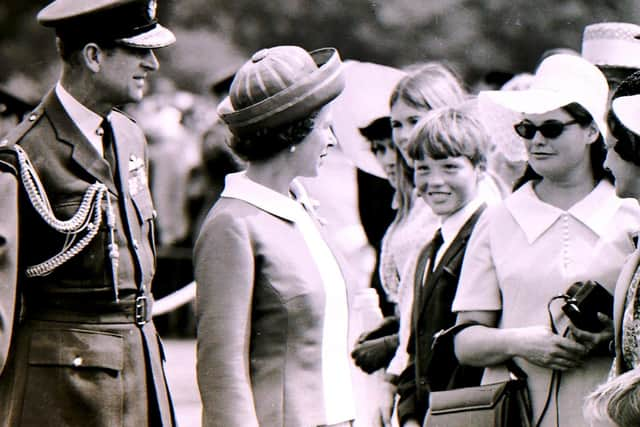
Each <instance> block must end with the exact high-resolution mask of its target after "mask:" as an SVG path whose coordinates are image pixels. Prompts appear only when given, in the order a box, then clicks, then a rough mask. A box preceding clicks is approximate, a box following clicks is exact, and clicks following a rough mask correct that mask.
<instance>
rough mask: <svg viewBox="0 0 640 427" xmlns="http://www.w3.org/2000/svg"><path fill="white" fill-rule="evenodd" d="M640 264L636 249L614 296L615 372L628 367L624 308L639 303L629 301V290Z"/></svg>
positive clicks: (617, 283)
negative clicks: (623, 327) (625, 361)
mask: <svg viewBox="0 0 640 427" xmlns="http://www.w3.org/2000/svg"><path fill="white" fill-rule="evenodd" d="M639 264H640V250H635V251H634V252H633V253H632V254H631V255H629V258H627V261H626V262H625V264H624V266H623V267H622V271H620V276H619V277H618V281H617V282H616V290H615V295H614V298H613V326H614V343H615V351H616V358H615V365H614V369H615V374H616V375H620V374H623V373H624V372H625V371H626V370H627V369H626V368H625V364H624V360H623V356H622V321H623V317H624V310H625V307H626V305H627V304H638V303H637V302H633V301H627V290H628V289H629V285H630V284H631V278H632V277H633V274H634V273H635V271H636V268H637V267H638V265H639Z"/></svg>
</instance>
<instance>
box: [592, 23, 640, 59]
mask: <svg viewBox="0 0 640 427" xmlns="http://www.w3.org/2000/svg"><path fill="white" fill-rule="evenodd" d="M638 37H640V26H638V25H635V24H628V23H625V22H600V23H597V24H591V25H587V26H586V27H585V28H584V33H583V35H582V57H583V58H584V59H586V60H587V61H589V62H591V63H592V64H595V65H600V66H608V67H626V68H640V39H639V38H638Z"/></svg>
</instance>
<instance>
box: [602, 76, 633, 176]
mask: <svg viewBox="0 0 640 427" xmlns="http://www.w3.org/2000/svg"><path fill="white" fill-rule="evenodd" d="M633 95H640V71H639V72H635V73H633V74H632V75H631V76H629V77H628V78H627V79H625V80H624V81H623V82H622V83H621V84H620V86H618V89H617V90H616V91H615V93H614V94H613V98H612V99H616V98H620V97H622V96H633ZM607 126H608V127H609V133H611V135H612V136H613V137H614V138H615V139H617V140H618V142H617V143H616V145H614V147H613V150H614V151H615V152H616V153H618V154H619V155H620V157H621V158H622V159H623V160H626V161H627V162H630V163H633V164H635V165H638V166H640V135H638V134H636V133H635V132H633V131H631V130H629V129H628V128H627V127H626V126H625V125H624V124H623V123H622V122H620V120H619V119H618V117H617V116H616V114H615V113H614V112H613V109H609V113H608V114H607Z"/></svg>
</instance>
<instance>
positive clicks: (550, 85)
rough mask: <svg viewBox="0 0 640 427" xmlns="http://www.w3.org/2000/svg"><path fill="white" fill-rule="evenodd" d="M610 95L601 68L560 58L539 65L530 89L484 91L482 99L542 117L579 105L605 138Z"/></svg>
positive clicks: (579, 60)
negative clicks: (587, 113) (541, 115)
mask: <svg viewBox="0 0 640 427" xmlns="http://www.w3.org/2000/svg"><path fill="white" fill-rule="evenodd" d="M608 92H609V86H608V84H607V80H606V78H605V77H604V75H603V74H602V72H601V71H600V70H599V69H598V67H596V66H595V65H593V64H592V63H590V62H589V61H587V60H586V59H584V58H581V57H578V56H574V55H566V54H560V55H552V56H550V57H548V58H546V59H545V60H544V61H542V62H541V63H540V66H539V67H538V69H537V70H536V72H535V74H534V76H533V79H532V81H531V85H530V86H529V88H528V89H525V90H505V91H483V92H480V95H479V96H480V97H486V98H488V99H489V100H491V101H492V102H495V103H497V104H499V105H502V106H503V107H506V108H508V109H510V110H513V111H516V112H519V113H525V114H542V113H546V112H548V111H552V110H555V109H557V108H561V107H564V106H565V105H568V104H571V103H574V102H576V103H578V104H580V105H581V106H582V107H583V108H584V109H585V110H587V111H588V112H589V113H590V114H591V117H593V120H594V121H595V123H596V124H597V126H598V128H599V130H600V133H601V134H602V135H606V131H607V127H606V124H605V121H604V118H605V112H606V107H607V98H608Z"/></svg>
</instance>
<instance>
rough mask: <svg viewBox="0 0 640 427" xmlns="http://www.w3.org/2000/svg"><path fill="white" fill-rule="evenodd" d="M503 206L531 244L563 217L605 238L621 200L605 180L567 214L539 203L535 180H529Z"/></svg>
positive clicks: (546, 204)
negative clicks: (567, 217) (573, 219)
mask: <svg viewBox="0 0 640 427" xmlns="http://www.w3.org/2000/svg"><path fill="white" fill-rule="evenodd" d="M504 203H505V206H506V208H507V209H508V210H509V212H510V213H511V215H512V216H513V217H514V219H515V220H516V222H517V223H518V225H520V228H522V230H523V231H524V233H525V235H526V236H527V241H528V242H529V244H531V243H533V242H535V241H536V239H538V237H540V236H541V235H542V234H543V233H544V232H545V231H547V230H548V229H549V228H550V227H551V226H552V225H553V224H554V223H555V222H556V221H557V220H558V218H560V216H561V215H563V214H569V215H571V216H572V217H574V218H575V219H577V220H578V221H580V222H582V223H583V224H584V225H586V226H587V227H589V228H590V229H591V230H592V231H593V232H594V233H596V234H597V235H598V236H601V237H602V236H603V235H604V233H605V231H606V227H607V225H608V224H609V223H610V221H611V219H612V217H613V215H614V214H615V213H616V212H617V210H618V209H619V208H620V205H621V204H622V199H620V198H618V197H617V196H616V194H615V190H614V187H613V185H611V183H610V182H609V181H607V180H604V179H603V180H601V181H600V182H599V183H598V185H596V187H595V188H594V189H593V191H591V193H589V194H588V195H587V196H586V197H585V198H583V199H582V200H580V201H579V202H578V203H576V204H575V205H573V206H572V207H571V208H570V209H569V210H568V211H563V210H562V209H559V208H557V207H555V206H552V205H550V204H548V203H545V202H543V201H542V200H540V199H539V198H538V196H537V195H536V193H535V191H534V189H533V183H532V181H529V182H527V183H526V184H525V185H523V186H522V187H520V188H519V189H518V190H517V191H516V192H514V193H513V194H512V195H510V196H509V197H507V198H506V199H505V201H504Z"/></svg>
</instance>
